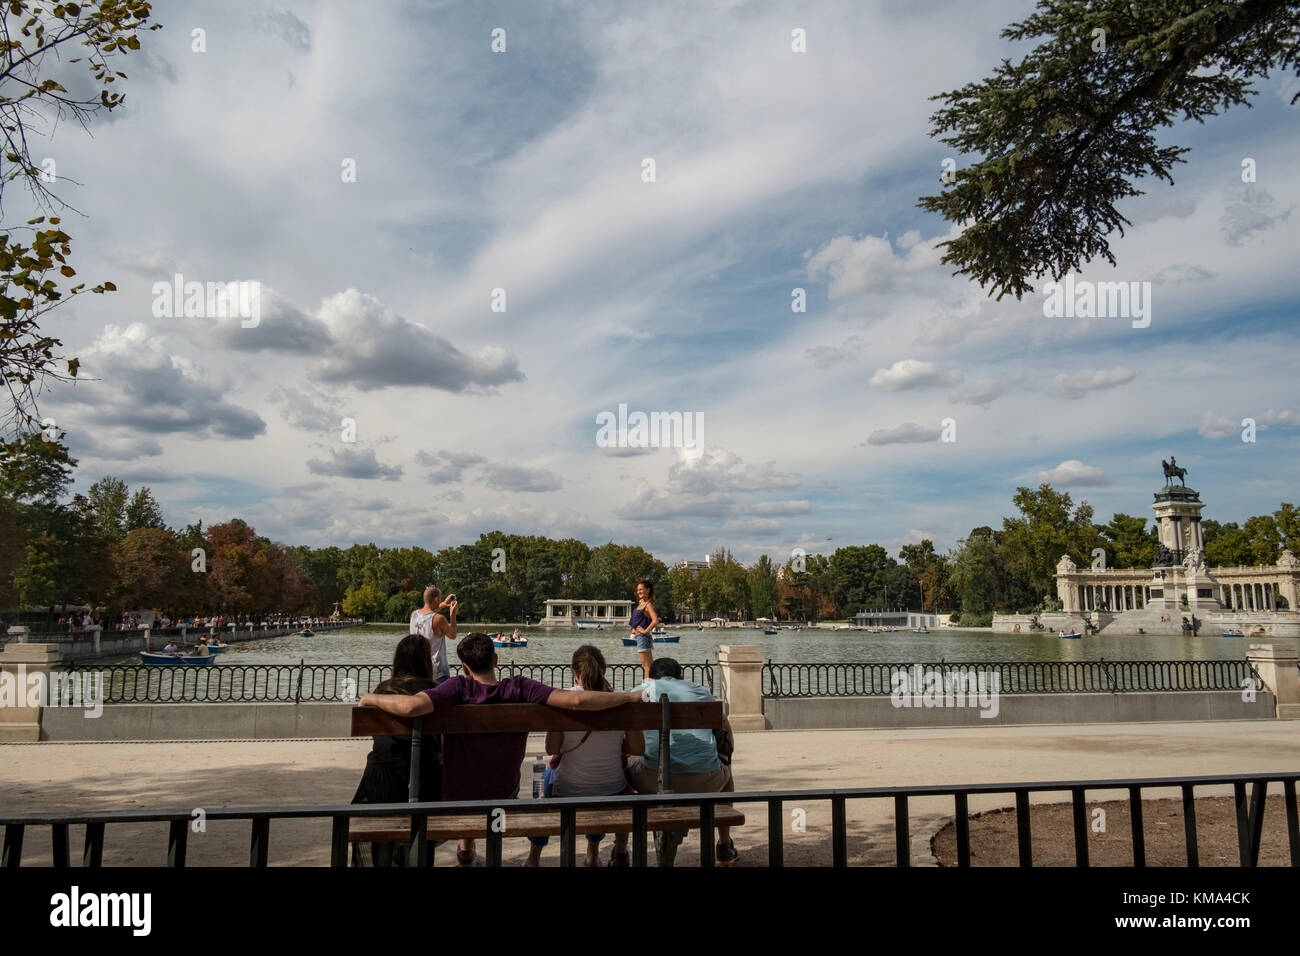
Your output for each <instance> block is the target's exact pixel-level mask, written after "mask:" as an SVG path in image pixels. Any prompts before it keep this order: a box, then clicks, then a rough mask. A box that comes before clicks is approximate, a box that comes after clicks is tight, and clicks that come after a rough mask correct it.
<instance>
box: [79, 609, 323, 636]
mask: <svg viewBox="0 0 1300 956" xmlns="http://www.w3.org/2000/svg"><path fill="white" fill-rule="evenodd" d="M334 620H335V619H334V618H329V617H320V616H315V615H305V614H289V613H287V612H284V611H273V612H269V613H267V614H186V613H184V612H180V611H162V612H160V613H157V614H154V615H153V620H152V621H149V620H147V619H146V617H145V616H144V615H142V614H140V613H139V612H135V611H124V612H122V614H120V615H116V616H115V615H112V614H106V613H104V612H102V611H90V610H82V611H74V612H73V613H71V614H68V615H60V616H59V618H58V619H57V620H56V621H55V629H56V630H60V631H62V630H68V631H72V632H77V631H84V630H86V629H87V628H89V627H92V626H94V627H99V628H101V629H102V630H105V631H137V630H140V629H141V628H145V627H152V628H154V629H155V630H157V629H160V628H169V627H186V628H196V627H200V628H201V627H218V628H221V627H231V626H234V627H248V626H249V625H250V624H251V625H252V626H253V627H256V628H275V627H290V626H302V625H307V626H311V627H315V626H319V625H322V624H329V623H332V622H333V621H334Z"/></svg>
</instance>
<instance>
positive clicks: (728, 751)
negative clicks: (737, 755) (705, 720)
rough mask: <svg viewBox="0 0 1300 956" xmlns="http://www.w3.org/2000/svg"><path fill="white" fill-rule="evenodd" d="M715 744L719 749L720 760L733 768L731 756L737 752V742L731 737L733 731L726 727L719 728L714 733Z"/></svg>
mask: <svg viewBox="0 0 1300 956" xmlns="http://www.w3.org/2000/svg"><path fill="white" fill-rule="evenodd" d="M713 742H714V743H715V744H716V745H717V748H718V759H719V760H720V761H722V762H723V763H725V764H726V765H727V766H728V767H730V766H731V755H732V753H734V752H735V749H736V741H735V738H734V737H732V736H731V731H730V730H728V729H727V728H726V727H717V728H715V729H714V731H713Z"/></svg>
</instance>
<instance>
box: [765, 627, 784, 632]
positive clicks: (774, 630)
mask: <svg viewBox="0 0 1300 956" xmlns="http://www.w3.org/2000/svg"><path fill="white" fill-rule="evenodd" d="M763 633H764V634H780V633H781V632H780V631H778V630H777V629H776V628H774V627H765V628H763Z"/></svg>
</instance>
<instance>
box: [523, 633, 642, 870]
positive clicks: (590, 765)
mask: <svg viewBox="0 0 1300 956" xmlns="http://www.w3.org/2000/svg"><path fill="white" fill-rule="evenodd" d="M573 680H574V684H575V687H574V688H573V689H574V690H603V691H612V690H613V689H614V688H613V687H612V686H611V685H610V683H609V681H607V680H606V679H605V656H604V655H603V654H601V652H600V649H599V648H596V647H593V646H592V645H591V644H583V645H582V646H581V647H579V648H578V649H577V650H576V651H574V652H573ZM546 752H547V753H548V754H554V755H555V756H554V757H552V758H551V771H550V773H551V777H550V788H549V790H548V792H547V794H546V795H547V796H548V797H551V796H554V797H609V796H614V795H615V794H620V793H632V789H631V788H630V787H629V786H628V785H627V777H626V776H625V775H624V773H623V766H624V764H625V763H626V756H625V755H626V754H636V755H640V754H643V753H645V735H644V734H642V733H641V731H639V730H628V731H622V730H599V731H591V730H588V731H578V730H553V731H548V732H547V734H546ZM604 838H605V835H604V834H603V833H589V834H587V859H586V861H585V865H586V866H600V841H601V840H603V839H604ZM627 838H628V834H626V833H619V834H616V835H615V837H614V852H613V854H612V855H611V856H610V859H609V865H610V866H627V865H629V863H630V860H629V857H628V852H627ZM528 839H529V841H530V842H531V843H532V846H531V847H530V848H529V850H528V862H527V863H525V864H524V865H525V866H540V865H541V860H542V848H543V847H544V846H546V843H547V838H546V837H529V838H528Z"/></svg>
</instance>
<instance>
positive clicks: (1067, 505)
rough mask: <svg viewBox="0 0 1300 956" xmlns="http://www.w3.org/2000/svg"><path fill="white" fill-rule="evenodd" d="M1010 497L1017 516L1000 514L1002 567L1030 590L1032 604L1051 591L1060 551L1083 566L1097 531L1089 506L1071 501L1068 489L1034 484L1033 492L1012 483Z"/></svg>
mask: <svg viewBox="0 0 1300 956" xmlns="http://www.w3.org/2000/svg"><path fill="white" fill-rule="evenodd" d="M1012 501H1013V502H1014V503H1015V505H1016V507H1017V508H1018V509H1019V510H1020V516H1019V517H1017V518H1004V519H1002V536H1001V540H1000V544H1001V545H1002V547H1003V548H1005V549H1006V551H1005V553H1006V562H1007V570H1008V571H1009V572H1010V573H1011V574H1012V575H1013V576H1014V577H1016V578H1018V579H1019V581H1020V583H1021V584H1022V585H1024V586H1027V587H1028V588H1029V590H1030V593H1031V594H1032V595H1033V600H1030V601H1029V602H1028V604H1029V605H1031V606H1032V605H1034V604H1037V603H1039V602H1040V601H1041V600H1042V599H1043V598H1044V597H1045V596H1047V595H1051V594H1054V593H1055V590H1056V564H1057V562H1058V561H1060V559H1061V555H1063V554H1068V555H1069V556H1070V558H1071V559H1072V560H1073V561H1074V562H1075V564H1078V565H1080V566H1081V567H1088V566H1090V565H1091V563H1092V549H1093V548H1095V547H1098V546H1099V545H1100V543H1101V535H1100V534H1099V533H1098V531H1097V527H1096V525H1094V524H1093V523H1092V506H1091V505H1089V504H1088V503H1087V502H1086V501H1081V502H1079V504H1078V505H1077V506H1076V505H1075V504H1074V502H1073V500H1072V499H1071V498H1070V493H1069V492H1058V491H1056V490H1055V489H1053V488H1052V486H1051V485H1049V484H1041V485H1039V486H1038V489H1037V490H1036V491H1035V490H1033V489H1031V488H1017V489H1016V493H1015V496H1014V497H1013V498H1012ZM1022 600H1023V598H1022Z"/></svg>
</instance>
